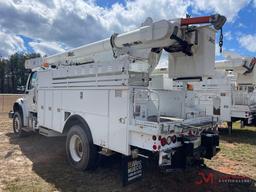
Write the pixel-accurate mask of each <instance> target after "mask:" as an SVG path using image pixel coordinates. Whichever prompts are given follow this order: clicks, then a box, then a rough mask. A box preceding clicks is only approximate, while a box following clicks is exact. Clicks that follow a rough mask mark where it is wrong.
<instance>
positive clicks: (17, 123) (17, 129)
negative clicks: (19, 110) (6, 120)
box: [13, 116, 20, 133]
mask: <svg viewBox="0 0 256 192" xmlns="http://www.w3.org/2000/svg"><path fill="white" fill-rule="evenodd" d="M13 128H14V131H15V132H16V133H19V132H20V121H19V118H18V117H17V116H16V117H15V118H14V122H13Z"/></svg>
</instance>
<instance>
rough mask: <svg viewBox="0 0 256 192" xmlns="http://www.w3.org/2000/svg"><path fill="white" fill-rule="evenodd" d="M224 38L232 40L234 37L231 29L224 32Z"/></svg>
mask: <svg viewBox="0 0 256 192" xmlns="http://www.w3.org/2000/svg"><path fill="white" fill-rule="evenodd" d="M224 38H225V39H227V40H228V41H230V40H232V39H233V37H232V33H231V31H227V32H225V33H224Z"/></svg>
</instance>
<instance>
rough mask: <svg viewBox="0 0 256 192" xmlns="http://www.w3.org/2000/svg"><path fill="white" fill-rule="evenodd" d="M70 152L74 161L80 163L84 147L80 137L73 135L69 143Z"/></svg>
mask: <svg viewBox="0 0 256 192" xmlns="http://www.w3.org/2000/svg"><path fill="white" fill-rule="evenodd" d="M69 151H70V155H71V157H72V159H73V160H74V161H75V162H79V161H80V160H81V159H82V156H83V145H82V141H81V138H80V137H79V136H78V135H72V137H71V138H70V142H69Z"/></svg>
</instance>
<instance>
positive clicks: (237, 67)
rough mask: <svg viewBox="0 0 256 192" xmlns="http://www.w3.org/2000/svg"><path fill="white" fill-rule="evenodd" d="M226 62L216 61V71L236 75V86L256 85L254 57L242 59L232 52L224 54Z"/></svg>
mask: <svg viewBox="0 0 256 192" xmlns="http://www.w3.org/2000/svg"><path fill="white" fill-rule="evenodd" d="M224 56H225V57H226V60H222V61H217V62H216V63H215V68H216V69H217V70H226V71H227V70H231V71H234V72H235V73H236V75H237V84H256V70H254V67H255V64H256V58H255V57H243V56H240V55H238V54H236V53H233V52H225V53H224Z"/></svg>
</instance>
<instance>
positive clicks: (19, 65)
mask: <svg viewBox="0 0 256 192" xmlns="http://www.w3.org/2000/svg"><path fill="white" fill-rule="evenodd" d="M36 57H40V54H38V53H15V54H13V55H11V56H10V58H9V59H8V60H3V59H1V62H0V85H1V89H0V91H1V92H2V93H3V92H9V93H17V92H18V90H19V88H21V87H22V86H25V85H26V81H27V77H28V74H29V72H30V71H29V70H27V69H25V65H24V64H25V60H26V59H30V58H36Z"/></svg>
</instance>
